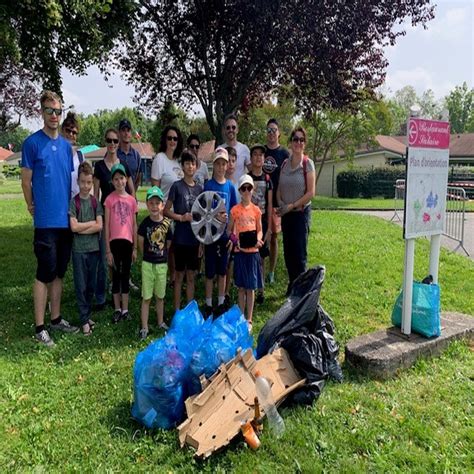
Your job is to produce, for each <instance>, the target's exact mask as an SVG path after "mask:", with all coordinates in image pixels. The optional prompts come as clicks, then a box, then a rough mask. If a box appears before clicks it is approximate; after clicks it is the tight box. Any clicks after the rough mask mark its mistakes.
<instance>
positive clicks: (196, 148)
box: [189, 145, 199, 150]
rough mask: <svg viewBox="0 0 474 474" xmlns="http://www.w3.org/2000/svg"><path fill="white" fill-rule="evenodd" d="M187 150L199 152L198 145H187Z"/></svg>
mask: <svg viewBox="0 0 474 474" xmlns="http://www.w3.org/2000/svg"><path fill="white" fill-rule="evenodd" d="M189 148H192V149H193V150H199V145H189Z"/></svg>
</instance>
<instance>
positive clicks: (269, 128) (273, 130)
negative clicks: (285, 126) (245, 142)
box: [267, 127, 278, 133]
mask: <svg viewBox="0 0 474 474" xmlns="http://www.w3.org/2000/svg"><path fill="white" fill-rule="evenodd" d="M277 132H278V128H271V127H268V128H267V133H277Z"/></svg>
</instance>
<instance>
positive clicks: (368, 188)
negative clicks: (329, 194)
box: [337, 167, 405, 198]
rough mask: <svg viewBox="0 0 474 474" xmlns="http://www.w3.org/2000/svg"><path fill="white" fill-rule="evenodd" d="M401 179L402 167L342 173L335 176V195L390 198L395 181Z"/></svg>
mask: <svg viewBox="0 0 474 474" xmlns="http://www.w3.org/2000/svg"><path fill="white" fill-rule="evenodd" d="M403 178H405V168H404V167H386V168H371V169H365V168H360V169H354V170H348V171H342V172H341V173H339V174H338V175H337V194H338V196H339V197H341V198H357V197H360V196H362V197H364V198H372V197H384V198H392V197H393V195H394V186H395V182H396V180H397V179H403Z"/></svg>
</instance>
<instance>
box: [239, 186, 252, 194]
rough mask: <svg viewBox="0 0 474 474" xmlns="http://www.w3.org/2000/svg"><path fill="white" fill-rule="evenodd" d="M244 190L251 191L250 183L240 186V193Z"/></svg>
mask: <svg viewBox="0 0 474 474" xmlns="http://www.w3.org/2000/svg"><path fill="white" fill-rule="evenodd" d="M246 191H252V186H250V184H244V185H243V186H241V187H240V192H241V193H245V192H246Z"/></svg>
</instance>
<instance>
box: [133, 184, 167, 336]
mask: <svg viewBox="0 0 474 474" xmlns="http://www.w3.org/2000/svg"><path fill="white" fill-rule="evenodd" d="M163 200H164V195H163V192H162V191H161V189H160V188H159V187H158V186H153V187H152V188H150V189H149V190H148V191H147V193H146V207H147V209H148V216H147V217H145V219H143V221H142V223H141V224H140V226H139V228H138V249H139V250H140V252H141V254H142V255H143V262H142V308H141V328H140V333H139V336H140V339H142V340H143V339H146V338H147V336H148V332H149V331H148V316H149V312H150V302H151V299H152V297H153V295H155V298H156V317H157V322H158V327H159V328H160V329H168V326H167V325H166V324H165V322H164V320H163V313H164V298H165V293H166V274H167V271H168V249H169V247H170V245H171V238H172V231H171V220H170V219H168V218H166V217H163V209H164V204H163Z"/></svg>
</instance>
